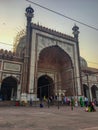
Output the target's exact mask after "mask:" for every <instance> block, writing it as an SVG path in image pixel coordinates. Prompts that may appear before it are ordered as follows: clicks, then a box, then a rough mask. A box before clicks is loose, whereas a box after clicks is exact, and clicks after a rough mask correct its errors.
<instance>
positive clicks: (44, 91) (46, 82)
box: [37, 75, 54, 99]
mask: <svg viewBox="0 0 98 130" xmlns="http://www.w3.org/2000/svg"><path fill="white" fill-rule="evenodd" d="M52 95H54V85H53V80H52V79H51V78H50V77H49V76H47V75H43V76H41V77H39V79H38V86H37V97H38V98H40V99H42V98H43V97H44V96H45V97H46V98H48V97H49V96H52Z"/></svg>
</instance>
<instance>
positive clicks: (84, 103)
mask: <svg viewBox="0 0 98 130" xmlns="http://www.w3.org/2000/svg"><path fill="white" fill-rule="evenodd" d="M95 105H96V104H95V102H94V101H92V102H89V100H88V98H87V97H84V100H83V98H82V97H80V106H81V107H84V106H85V107H86V108H85V111H86V112H95V111H96V109H95Z"/></svg>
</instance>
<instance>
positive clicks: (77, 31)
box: [72, 25, 82, 96]
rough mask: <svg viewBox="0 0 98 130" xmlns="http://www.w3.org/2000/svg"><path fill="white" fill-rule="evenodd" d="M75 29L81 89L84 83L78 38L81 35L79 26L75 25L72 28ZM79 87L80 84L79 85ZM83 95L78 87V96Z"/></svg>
mask: <svg viewBox="0 0 98 130" xmlns="http://www.w3.org/2000/svg"><path fill="white" fill-rule="evenodd" d="M72 30H73V35H74V38H75V40H76V49H77V59H78V68H79V69H78V71H79V77H80V78H79V79H80V89H79V90H80V91H81V85H82V79H81V66H80V50H79V40H78V37H79V33H80V32H79V27H78V26H76V25H74V27H73V28H72ZM78 87H79V86H78ZM78 94H79V95H81V92H79V91H78V88H77V90H76V95H77V96H78Z"/></svg>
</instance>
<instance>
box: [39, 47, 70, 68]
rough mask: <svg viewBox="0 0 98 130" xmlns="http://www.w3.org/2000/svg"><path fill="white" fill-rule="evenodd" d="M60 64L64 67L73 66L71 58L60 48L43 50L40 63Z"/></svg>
mask: <svg viewBox="0 0 98 130" xmlns="http://www.w3.org/2000/svg"><path fill="white" fill-rule="evenodd" d="M40 62H44V63H46V62H47V63H48V64H58V65H60V66H61V65H63V66H71V58H70V57H69V55H68V54H67V53H66V52H65V51H64V50H63V49H61V48H60V47H59V46H57V45H56V46H51V47H47V48H45V49H43V50H42V51H41V53H40V55H39V63H40Z"/></svg>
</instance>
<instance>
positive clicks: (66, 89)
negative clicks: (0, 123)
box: [0, 7, 98, 101]
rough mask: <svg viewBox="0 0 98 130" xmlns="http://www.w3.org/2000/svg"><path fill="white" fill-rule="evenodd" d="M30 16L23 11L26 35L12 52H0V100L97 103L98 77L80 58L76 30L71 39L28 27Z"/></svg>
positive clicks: (35, 25) (94, 70) (44, 28)
mask: <svg viewBox="0 0 98 130" xmlns="http://www.w3.org/2000/svg"><path fill="white" fill-rule="evenodd" d="M33 15H34V10H33V9H32V8H31V7H28V8H26V18H27V26H26V34H25V35H24V36H22V37H21V38H20V40H19V43H18V44H17V45H16V48H15V50H14V52H10V51H7V50H5V51H4V50H2V49H1V50H0V99H1V100H3V101H4V100H12V101H13V100H18V101H30V99H31V98H32V99H33V100H35V101H38V100H40V99H43V98H44V97H46V98H48V97H50V96H59V97H61V96H62V95H65V96H68V97H69V98H70V97H75V98H77V99H78V97H80V96H87V97H88V98H89V100H93V98H96V99H97V100H98V87H97V84H98V83H97V82H98V77H97V73H96V75H94V73H93V72H98V70H97V69H92V68H89V67H88V66H87V64H86V61H84V59H83V58H80V53H79V42H78V35H79V28H78V27H77V26H76V25H75V26H74V27H73V28H72V30H73V35H74V36H73V37H72V36H68V35H66V34H63V33H60V32H57V31H54V30H52V29H49V28H46V27H43V26H40V25H38V24H34V23H31V20H32V18H33ZM91 72H92V73H91ZM89 74H90V76H91V74H92V76H93V78H92V79H93V80H94V82H93V80H92V82H91V80H89V78H91V77H89ZM93 83H95V84H93Z"/></svg>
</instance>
